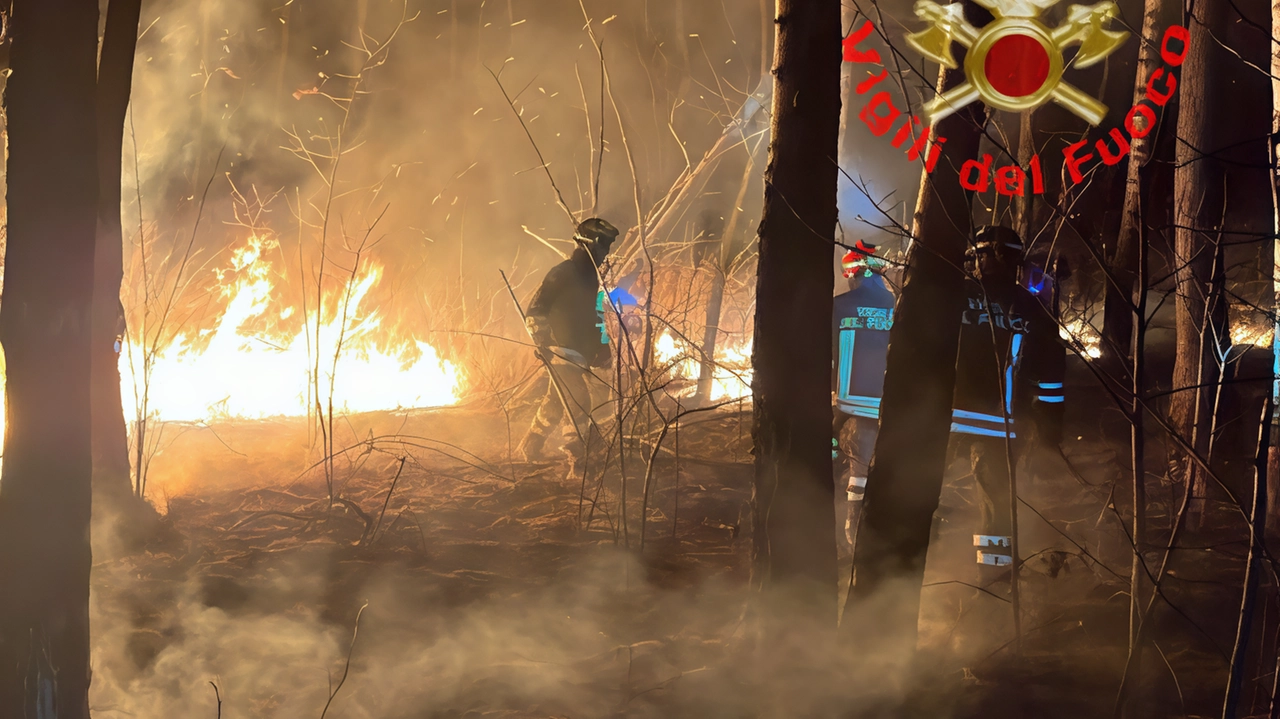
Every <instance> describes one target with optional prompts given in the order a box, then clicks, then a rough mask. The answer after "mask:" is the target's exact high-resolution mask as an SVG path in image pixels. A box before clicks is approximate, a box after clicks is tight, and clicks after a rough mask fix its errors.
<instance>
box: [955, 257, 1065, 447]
mask: <svg viewBox="0 0 1280 719" xmlns="http://www.w3.org/2000/svg"><path fill="white" fill-rule="evenodd" d="M983 289H984V288H983V287H982V285H980V284H979V283H978V282H976V281H972V280H970V281H969V282H968V283H967V293H966V294H967V297H966V302H967V305H966V307H965V309H964V314H963V317H962V319H961V325H960V344H959V348H958V350H957V355H956V388H955V399H954V404H953V405H952V407H954V409H953V411H952V424H951V431H952V432H956V433H959V434H971V435H982V436H990V437H1004V436H1005V432H1006V430H1007V431H1008V433H1009V436H1010V437H1013V436H1016V432H1015V429H1014V426H1013V425H1014V423H1015V420H1016V419H1018V418H1027V419H1035V420H1036V421H1039V420H1040V419H1041V415H1044V414H1045V413H1046V412H1045V410H1047V411H1048V414H1050V415H1056V414H1060V413H1061V406H1062V401H1063V393H1062V384H1063V374H1064V370H1065V364H1066V355H1065V350H1064V348H1063V347H1062V344H1061V340H1060V339H1059V338H1058V324H1057V322H1056V321H1054V319H1053V318H1052V316H1051V315H1050V314H1049V311H1048V310H1047V308H1046V307H1045V306H1044V304H1042V303H1041V301H1040V300H1039V299H1038V298H1037V297H1036V295H1033V294H1032V293H1031V292H1030V291H1029V290H1028V289H1027V288H1025V287H1022V286H1021V285H1011V286H1009V287H1006V288H999V287H992V286H988V287H986V288H985V289H986V291H985V293H984V291H983ZM1050 406H1051V407H1052V408H1050ZM1006 417H1009V418H1010V425H1009V426H1007V427H1006V422H1005V418H1006Z"/></svg>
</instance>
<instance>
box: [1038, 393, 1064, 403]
mask: <svg viewBox="0 0 1280 719" xmlns="http://www.w3.org/2000/svg"><path fill="white" fill-rule="evenodd" d="M1036 399H1038V400H1040V401H1041V402H1048V403H1049V404H1058V403H1060V402H1065V401H1066V399H1067V398H1066V397H1063V396H1061V395H1058V396H1056V397H1055V396H1052V395H1040V396H1039V397H1036Z"/></svg>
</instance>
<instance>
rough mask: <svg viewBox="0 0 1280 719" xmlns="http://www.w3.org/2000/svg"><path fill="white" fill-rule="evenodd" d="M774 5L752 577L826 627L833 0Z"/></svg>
mask: <svg viewBox="0 0 1280 719" xmlns="http://www.w3.org/2000/svg"><path fill="white" fill-rule="evenodd" d="M777 8H778V18H777V25H778V34H777V46H776V47H777V50H776V54H775V56H774V77H775V83H774V93H773V98H774V101H773V114H772V121H773V126H772V139H771V141H770V145H769V166H768V168H767V170H766V171H765V196H764V211H763V214H762V218H761V220H760V260H759V271H758V275H757V279H756V300H757V301H756V316H755V344H754V350H753V356H752V365H753V367H754V369H755V374H754V380H753V382H752V392H753V396H754V401H755V423H754V427H753V430H752V436H753V439H754V446H755V450H754V451H755V457H756V480H755V496H754V518H755V522H754V544H753V556H754V560H755V561H754V569H755V572H756V574H755V581H756V583H757V586H761V587H763V588H766V589H782V588H784V587H785V588H786V589H787V590H788V592H791V591H795V592H799V593H800V594H801V596H803V597H804V598H805V599H806V600H807V601H808V602H811V604H809V605H808V606H812V607H813V611H814V617H815V618H816V620H817V621H819V622H829V623H830V624H831V625H832V626H833V627H834V624H835V620H836V602H835V587H836V539H835V519H834V517H833V515H832V513H831V505H832V502H833V501H834V495H833V484H832V481H831V454H830V452H831V447H830V444H831V440H830V439H829V437H830V434H831V397H830V393H831V388H830V376H831V366H830V365H831V346H830V345H831V339H830V333H831V328H830V325H831V297H832V290H833V289H834V278H833V276H832V272H831V257H832V246H833V242H834V233H835V225H836V161H835V160H836V141H837V134H838V131H839V122H840V62H841V52H840V5H839V3H838V2H837V1H836V0H779V1H778V6H777Z"/></svg>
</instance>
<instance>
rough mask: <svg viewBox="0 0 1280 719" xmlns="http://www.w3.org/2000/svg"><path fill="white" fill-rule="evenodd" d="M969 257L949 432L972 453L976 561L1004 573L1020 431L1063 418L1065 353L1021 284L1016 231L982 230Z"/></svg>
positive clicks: (1048, 317) (1034, 297) (1051, 326)
mask: <svg viewBox="0 0 1280 719" xmlns="http://www.w3.org/2000/svg"><path fill="white" fill-rule="evenodd" d="M966 258H967V262H966V270H967V271H968V273H969V278H968V281H967V283H966V284H967V293H966V294H967V297H966V302H967V306H966V307H965V308H964V313H963V318H962V320H961V326H960V345H959V350H958V354H957V358H956V389H955V399H954V404H953V407H954V410H953V412H952V424H951V431H952V433H953V434H954V435H956V440H957V441H958V442H957V444H958V445H959V446H958V448H959V449H960V450H961V451H962V453H963V451H964V450H966V449H967V454H968V455H969V464H970V469H971V471H972V473H973V476H974V478H975V479H976V480H977V483H978V487H979V490H980V491H979V494H980V497H981V502H982V528H981V533H980V534H975V535H974V538H973V540H974V546H975V547H976V548H977V562H978V564H979V565H982V566H983V567H994V568H1000V567H1005V566H1007V565H1008V564H1010V563H1011V562H1012V555H1011V551H1010V547H1011V545H1012V540H1011V535H1012V520H1013V515H1012V510H1011V506H1010V495H1009V490H1010V487H1009V484H1010V482H1009V470H1010V468H1011V467H1012V466H1013V465H1014V461H1015V460H1014V457H1016V456H1017V455H1016V453H1015V450H1016V449H1018V448H1015V447H1014V443H1015V441H1017V440H1018V439H1019V434H1020V433H1021V434H1023V435H1026V434H1037V433H1038V432H1037V431H1036V430H1034V429H1032V427H1033V426H1034V425H1038V424H1043V423H1044V418H1052V417H1053V416H1054V415H1055V414H1057V415H1058V416H1059V418H1060V414H1061V407H1062V400H1063V393H1062V372H1063V366H1064V361H1065V359H1064V357H1065V355H1064V352H1065V350H1064V349H1063V347H1062V345H1061V340H1060V339H1059V338H1058V325H1057V322H1056V321H1055V320H1054V319H1053V317H1052V316H1051V315H1050V313H1049V311H1048V309H1047V308H1046V306H1045V304H1044V303H1043V302H1042V301H1041V300H1040V299H1038V298H1037V295H1036V294H1033V293H1032V292H1031V290H1030V288H1029V287H1028V285H1027V284H1026V283H1020V282H1019V277H1018V275H1019V270H1020V269H1021V268H1022V263H1023V248H1022V241H1021V239H1019V237H1018V235H1017V233H1015V232H1014V231H1012V230H1010V229H1008V228H1005V227H999V226H994V227H983V228H980V229H979V230H978V231H977V233H976V234H975V237H974V244H973V245H972V246H971V247H970V248H969V250H968V252H967V253H966ZM1058 355H1064V356H1061V357H1060V356H1058ZM1018 418H1022V421H1021V422H1020V423H1019V422H1017V421H1015V420H1017V419H1018ZM1058 425H1059V426H1060V420H1059V422H1058ZM984 571H986V570H984Z"/></svg>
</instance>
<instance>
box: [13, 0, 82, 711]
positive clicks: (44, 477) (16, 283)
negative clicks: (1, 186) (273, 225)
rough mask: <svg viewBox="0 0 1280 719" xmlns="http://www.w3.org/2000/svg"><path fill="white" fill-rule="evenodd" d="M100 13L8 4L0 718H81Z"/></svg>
mask: <svg viewBox="0 0 1280 719" xmlns="http://www.w3.org/2000/svg"><path fill="white" fill-rule="evenodd" d="M97 51H98V3H97V2H96V0H15V2H14V6H13V50H12V53H11V68H12V73H13V74H12V76H11V77H10V78H9V82H8V90H7V92H6V95H7V97H6V105H7V111H8V131H9V161H8V188H9V189H8V198H7V201H8V208H9V229H8V232H9V236H8V247H7V250H6V253H5V268H4V269H5V272H4V302H3V304H2V305H0V343H3V347H4V352H5V361H6V367H7V375H8V380H7V391H6V395H5V400H6V411H7V423H6V429H7V432H6V436H5V442H4V469H3V475H0V477H2V481H0V577H3V578H4V579H3V580H0V716H5V717H57V718H58V719H67V718H74V719H83V718H85V717H88V716H89V706H88V688H89V569H90V565H91V556H90V546H89V514H90V509H91V505H92V500H91V479H90V477H91V472H92V452H91V440H90V407H89V365H90V361H89V353H90V324H91V321H90V305H91V301H92V295H93V251H94V221H95V216H96V209H97V202H98V170H97V164H98V159H97V142H96V139H97V127H96V125H95V120H94V117H95V107H94V103H95V85H96V68H97Z"/></svg>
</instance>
